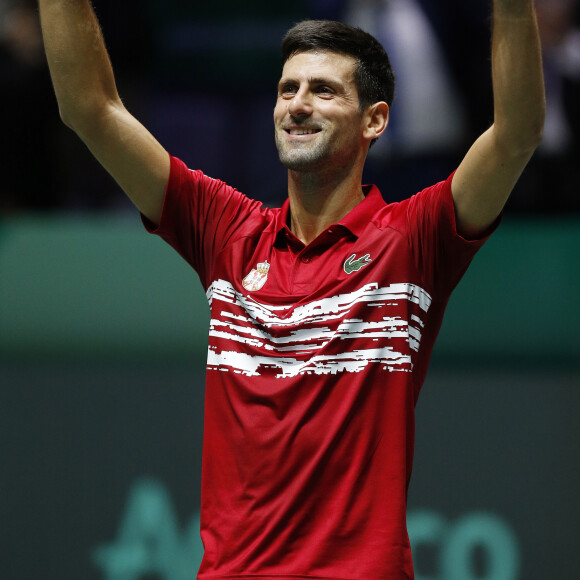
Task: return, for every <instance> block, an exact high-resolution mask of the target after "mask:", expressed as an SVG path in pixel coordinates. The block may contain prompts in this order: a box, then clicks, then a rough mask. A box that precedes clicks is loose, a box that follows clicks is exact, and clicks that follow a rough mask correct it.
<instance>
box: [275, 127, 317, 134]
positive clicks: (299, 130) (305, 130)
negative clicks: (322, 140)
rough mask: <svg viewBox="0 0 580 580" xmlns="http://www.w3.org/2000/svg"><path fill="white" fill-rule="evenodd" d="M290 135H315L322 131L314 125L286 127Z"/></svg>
mask: <svg viewBox="0 0 580 580" xmlns="http://www.w3.org/2000/svg"><path fill="white" fill-rule="evenodd" d="M284 131H286V133H287V134H288V135H315V134H316V133H320V129H316V128H312V127H288V128H286V129H284Z"/></svg>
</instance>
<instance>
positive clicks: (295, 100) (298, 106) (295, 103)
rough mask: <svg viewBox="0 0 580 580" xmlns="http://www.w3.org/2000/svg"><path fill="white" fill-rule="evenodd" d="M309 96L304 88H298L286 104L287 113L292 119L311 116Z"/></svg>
mask: <svg viewBox="0 0 580 580" xmlns="http://www.w3.org/2000/svg"><path fill="white" fill-rule="evenodd" d="M310 97H311V95H310V93H309V92H308V90H307V88H306V87H302V88H300V89H299V90H298V91H297V92H296V94H295V95H294V97H292V99H291V100H290V101H289V102H288V113H290V115H292V117H309V116H310V115H312V101H311V98H310Z"/></svg>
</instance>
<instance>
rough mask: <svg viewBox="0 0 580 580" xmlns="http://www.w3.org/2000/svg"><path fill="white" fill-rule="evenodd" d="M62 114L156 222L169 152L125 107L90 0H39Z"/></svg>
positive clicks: (147, 215) (43, 28)
mask: <svg viewBox="0 0 580 580" xmlns="http://www.w3.org/2000/svg"><path fill="white" fill-rule="evenodd" d="M39 7H40V21H41V26H42V34H43V38H44V45H45V50H46V56H47V59H48V65H49V68H50V74H51V77H52V82H53V85H54V90H55V93H56V97H57V101H58V105H59V111H60V116H61V118H62V120H63V122H64V123H65V124H66V125H67V126H69V127H70V128H71V129H73V131H75V132H76V133H77V135H78V136H79V137H80V138H81V139H82V140H83V141H84V142H85V144H86V145H87V147H88V148H89V149H90V151H91V152H92V153H93V155H94V156H95V157H96V158H97V159H98V161H99V162H100V163H101V164H102V165H103V166H104V167H105V169H106V170H107V171H108V172H109V173H110V174H111V175H112V176H113V178H114V179H115V180H116V181H117V183H118V184H119V185H120V186H121V188H122V189H123V190H124V191H125V193H126V194H127V195H128V196H129V198H130V199H131V201H132V202H133V203H134V204H135V205H136V206H137V208H138V209H139V210H140V211H141V213H143V215H145V216H146V217H147V218H149V219H150V220H151V221H152V222H154V223H159V218H160V216H161V209H162V206H163V198H164V195H165V188H166V186H167V182H168V179H169V166H170V161H169V155H168V153H167V152H166V151H165V150H164V148H163V147H162V146H161V145H160V144H159V143H158V142H157V141H156V140H155V138H154V137H153V136H152V135H151V134H150V133H149V132H148V131H147V129H145V127H143V125H141V123H139V121H137V120H136V119H135V118H134V117H133V116H132V115H131V114H130V113H129V112H128V111H127V109H125V107H124V106H123V103H122V102H121V99H120V97H119V94H118V93H117V88H116V84H115V78H114V75H113V69H112V67H111V63H110V60H109V56H108V54H107V50H106V48H105V43H104V41H103V36H102V33H101V29H100V27H99V24H98V21H97V18H96V16H95V14H94V11H93V9H92V7H91V4H90V2H89V0H39Z"/></svg>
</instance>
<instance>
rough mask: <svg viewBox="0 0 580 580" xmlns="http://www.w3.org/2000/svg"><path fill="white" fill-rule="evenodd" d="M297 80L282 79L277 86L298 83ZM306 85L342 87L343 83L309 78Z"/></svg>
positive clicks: (324, 78)
mask: <svg viewBox="0 0 580 580" xmlns="http://www.w3.org/2000/svg"><path fill="white" fill-rule="evenodd" d="M298 82H300V81H299V80H298V79H296V78H294V77H282V78H281V79H280V81H279V82H278V86H279V87H280V86H283V85H285V84H288V83H298ZM308 83H309V84H311V85H331V86H335V87H343V86H344V83H343V82H342V81H340V80H338V79H336V78H333V77H311V78H309V79H308Z"/></svg>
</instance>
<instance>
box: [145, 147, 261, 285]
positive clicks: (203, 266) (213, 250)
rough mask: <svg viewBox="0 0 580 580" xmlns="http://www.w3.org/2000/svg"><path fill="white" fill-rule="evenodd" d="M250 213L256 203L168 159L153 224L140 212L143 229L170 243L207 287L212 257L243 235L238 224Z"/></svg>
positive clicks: (257, 212) (256, 211)
mask: <svg viewBox="0 0 580 580" xmlns="http://www.w3.org/2000/svg"><path fill="white" fill-rule="evenodd" d="M251 216H258V218H259V217H260V216H261V204H260V203H259V202H257V201H254V200H251V199H249V198H247V197H246V196H245V195H243V194H242V193H240V192H239V191H237V190H236V189H234V188H233V187H230V186H229V185H227V184H226V183H224V182H223V181H220V180H218V179H213V178H211V177H208V176H207V175H204V174H203V173H202V172H201V171H198V170H191V169H188V167H187V166H186V165H185V163H183V162H182V161H181V160H179V159H177V158H176V157H171V171H170V176H169V182H168V185H167V190H166V192H165V198H164V201H163V209H162V212H161V217H160V220H159V224H158V225H157V226H156V225H155V224H153V223H152V222H151V221H149V220H148V219H147V218H146V217H144V216H142V220H143V224H144V226H145V228H146V229H147V231H149V232H150V233H153V234H157V235H159V236H160V237H161V238H163V239H164V240H165V241H166V242H167V243H168V244H169V245H170V246H172V247H173V248H174V249H175V250H176V251H177V252H178V253H179V254H180V255H181V256H182V257H183V258H184V259H185V260H186V261H187V262H188V263H189V264H190V265H191V266H192V267H193V268H194V269H195V270H196V272H197V273H198V274H199V277H200V279H201V281H202V283H203V284H204V287H207V285H208V283H209V282H208V281H211V274H212V273H211V269H212V264H214V263H215V259H216V257H217V255H218V254H219V253H220V252H221V251H222V250H223V249H224V247H226V246H227V245H228V244H230V243H233V242H234V241H235V239H236V237H237V236H239V235H243V234H242V226H243V225H244V224H245V223H246V222H247V221H248V219H249V218H250V217H251ZM250 221H251V220H250Z"/></svg>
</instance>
